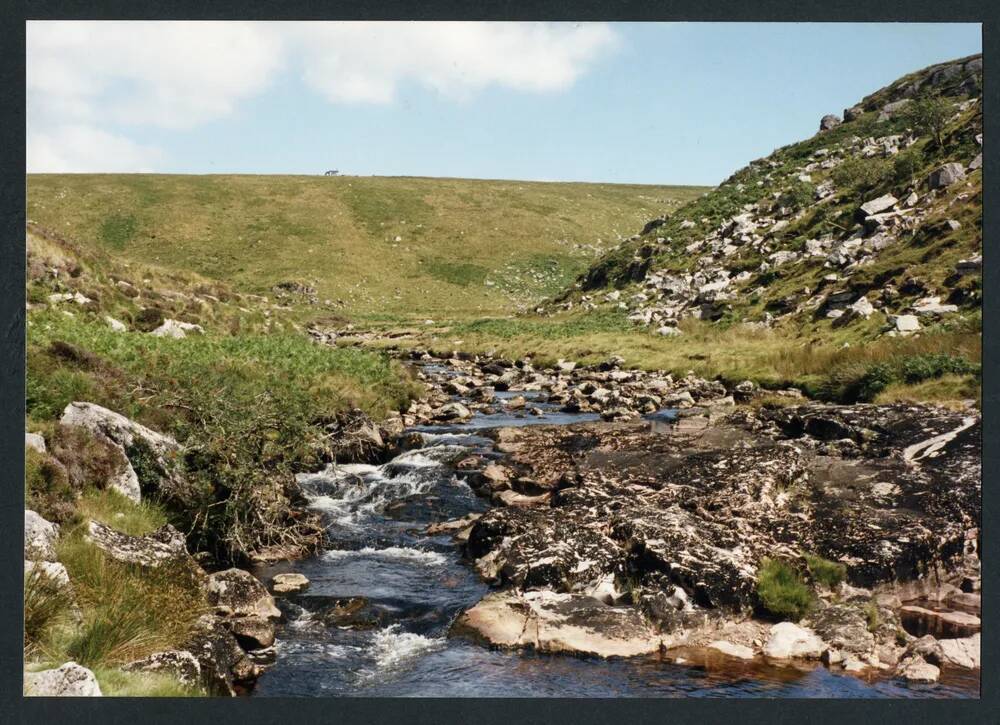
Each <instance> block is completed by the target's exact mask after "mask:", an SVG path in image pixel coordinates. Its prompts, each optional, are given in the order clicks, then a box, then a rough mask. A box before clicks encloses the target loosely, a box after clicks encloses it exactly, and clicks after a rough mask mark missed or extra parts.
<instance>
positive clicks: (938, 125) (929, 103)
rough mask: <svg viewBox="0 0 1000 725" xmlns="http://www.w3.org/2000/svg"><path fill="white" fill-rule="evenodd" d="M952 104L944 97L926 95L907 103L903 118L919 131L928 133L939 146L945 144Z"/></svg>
mask: <svg viewBox="0 0 1000 725" xmlns="http://www.w3.org/2000/svg"><path fill="white" fill-rule="evenodd" d="M951 114H952V105H951V104H950V103H949V102H948V101H946V100H945V99H943V98H940V97H936V96H924V97H922V98H917V99H915V100H914V101H912V102H911V103H908V104H907V105H906V108H905V111H904V115H903V118H904V119H905V120H906V122H907V124H908V125H909V126H910V127H911V128H913V129H914V130H915V131H916V132H917V133H921V134H928V135H930V136H931V137H932V138H933V139H934V143H935V144H937V146H938V148H940V147H942V146H943V145H944V141H943V138H942V135H943V134H944V127H945V124H946V123H948V119H949V118H951Z"/></svg>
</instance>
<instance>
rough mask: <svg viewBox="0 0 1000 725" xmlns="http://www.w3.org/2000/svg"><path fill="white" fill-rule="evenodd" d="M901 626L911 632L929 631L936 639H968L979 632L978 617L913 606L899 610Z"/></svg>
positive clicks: (979, 622) (980, 624) (964, 613)
mask: <svg viewBox="0 0 1000 725" xmlns="http://www.w3.org/2000/svg"><path fill="white" fill-rule="evenodd" d="M899 616H900V619H901V620H902V622H903V626H904V627H905V628H906V629H908V630H910V631H912V630H918V631H929V632H931V633H933V634H934V635H935V636H937V637H948V638H950V637H968V636H970V635H972V634H975V633H977V632H978V631H979V629H980V627H981V626H982V622H981V621H980V619H979V617H977V616H976V615H974V614H968V613H967V612H942V611H935V610H933V609H926V608H924V607H918V606H915V605H907V606H904V607H903V608H902V609H900V610H899Z"/></svg>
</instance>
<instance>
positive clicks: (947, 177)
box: [927, 162, 965, 189]
mask: <svg viewBox="0 0 1000 725" xmlns="http://www.w3.org/2000/svg"><path fill="white" fill-rule="evenodd" d="M964 178H965V169H964V168H963V167H962V165H961V164H958V163H955V162H952V163H950V164H945V165H944V166H942V167H941V168H939V169H937V170H935V171H933V172H931V174H930V176H928V177H927V185H928V186H930V188H932V189H943V188H945V187H948V186H951V185H952V184H954V183H955V182H956V181H960V180H961V179H964Z"/></svg>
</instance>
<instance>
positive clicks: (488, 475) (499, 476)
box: [482, 463, 513, 490]
mask: <svg viewBox="0 0 1000 725" xmlns="http://www.w3.org/2000/svg"><path fill="white" fill-rule="evenodd" d="M512 475H513V474H512V473H511V470H510V469H509V468H507V467H506V466H500V465H498V464H496V463H491V464H489V465H488V466H486V468H484V469H483V472H482V476H483V478H484V479H485V480H486V483H487V485H488V486H489V487H490V488H491V489H494V490H496V489H499V488H503V487H505V486H507V484H508V483H510V479H511V477H512Z"/></svg>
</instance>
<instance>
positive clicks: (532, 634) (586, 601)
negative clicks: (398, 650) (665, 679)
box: [451, 590, 664, 657]
mask: <svg viewBox="0 0 1000 725" xmlns="http://www.w3.org/2000/svg"><path fill="white" fill-rule="evenodd" d="M451 634H452V635H455V636H465V637H469V638H472V639H475V640H478V641H481V642H485V643H487V644H490V645H492V646H495V647H501V648H531V649H534V650H536V651H538V652H548V653H556V652H562V653H569V654H577V655H590V656H595V657H635V656H638V655H649V654H657V653H659V652H660V651H661V649H662V647H663V646H664V642H663V638H662V637H661V636H660V635H659V634H657V633H656V631H655V630H654V629H653V628H652V627H650V625H649V624H648V623H647V622H646V621H645V620H644V619H643V617H642V615H640V614H639V613H638V612H637V611H636V610H634V609H630V608H624V607H612V606H609V605H607V604H604V603H603V602H600V601H598V600H597V599H593V598H592V597H586V596H581V595H577V594H565V593H559V592H553V591H548V590H537V591H528V592H523V593H516V592H496V593H493V594H488V595H487V596H486V597H484V598H483V599H482V600H481V601H480V602H479V603H478V604H476V605H475V606H474V607H472V608H471V609H469V610H467V611H466V612H465V613H463V614H462V615H461V616H460V617H459V618H458V620H456V622H455V624H454V625H453V626H452V630H451Z"/></svg>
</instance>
